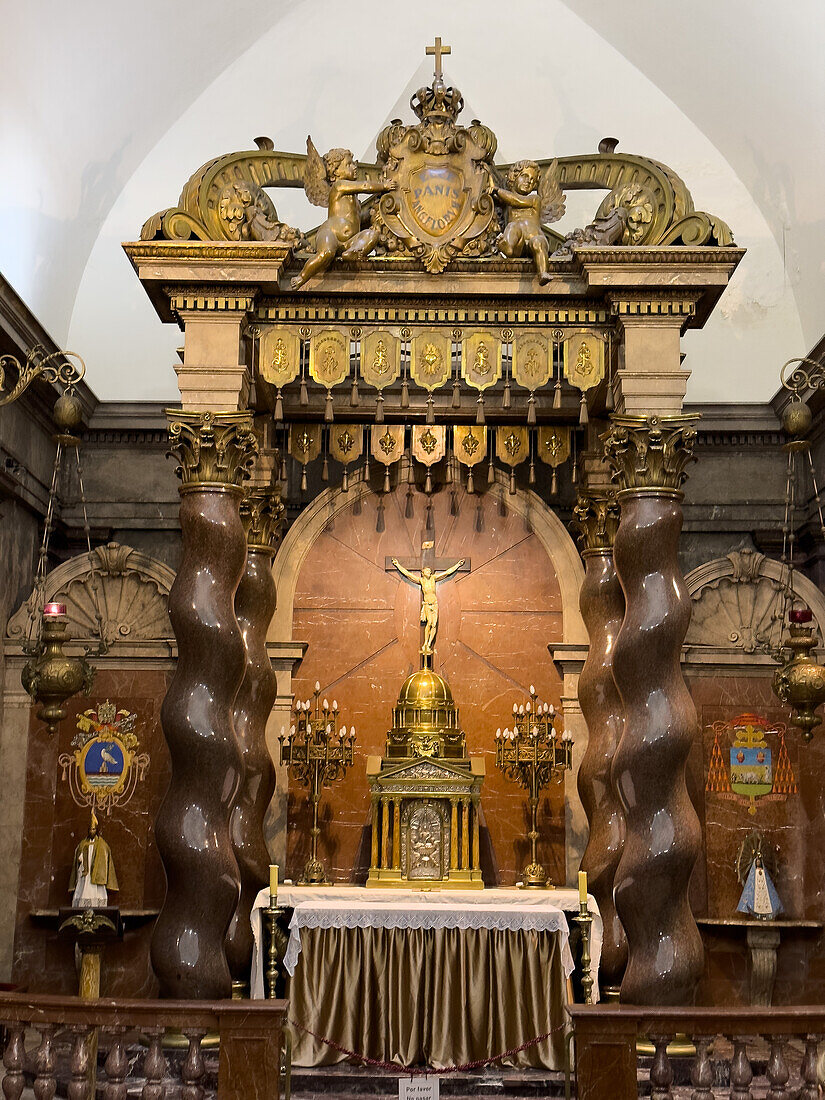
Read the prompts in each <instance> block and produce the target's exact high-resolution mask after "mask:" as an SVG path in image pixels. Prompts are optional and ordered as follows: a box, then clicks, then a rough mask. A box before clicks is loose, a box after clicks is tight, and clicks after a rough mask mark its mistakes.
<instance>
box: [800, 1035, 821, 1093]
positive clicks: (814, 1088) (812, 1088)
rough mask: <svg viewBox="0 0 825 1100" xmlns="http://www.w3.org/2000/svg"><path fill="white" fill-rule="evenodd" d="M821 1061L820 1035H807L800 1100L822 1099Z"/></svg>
mask: <svg viewBox="0 0 825 1100" xmlns="http://www.w3.org/2000/svg"><path fill="white" fill-rule="evenodd" d="M818 1061H819V1036H818V1035H806V1036H805V1057H804V1058H803V1059H802V1068H801V1072H802V1081H803V1085H802V1090H801V1092H800V1093H799V1100H820V1098H821V1096H822V1090H821V1089H820V1087H819V1078H818V1075H817V1062H818Z"/></svg>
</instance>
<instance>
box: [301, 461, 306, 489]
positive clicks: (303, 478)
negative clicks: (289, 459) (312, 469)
mask: <svg viewBox="0 0 825 1100" xmlns="http://www.w3.org/2000/svg"><path fill="white" fill-rule="evenodd" d="M306 491H307V468H306V466H302V467H301V492H302V493H305V492H306Z"/></svg>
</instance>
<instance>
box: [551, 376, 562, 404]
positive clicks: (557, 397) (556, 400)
mask: <svg viewBox="0 0 825 1100" xmlns="http://www.w3.org/2000/svg"><path fill="white" fill-rule="evenodd" d="M553 408H554V409H560V408H561V381H560V380H559V381H558V382H556V385H555V387H554V389H553Z"/></svg>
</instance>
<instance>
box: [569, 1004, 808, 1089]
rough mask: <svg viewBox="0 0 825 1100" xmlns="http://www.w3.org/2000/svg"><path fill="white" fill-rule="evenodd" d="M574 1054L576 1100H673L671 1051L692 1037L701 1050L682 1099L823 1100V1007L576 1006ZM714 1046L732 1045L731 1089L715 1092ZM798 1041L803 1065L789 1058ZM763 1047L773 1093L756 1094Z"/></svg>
mask: <svg viewBox="0 0 825 1100" xmlns="http://www.w3.org/2000/svg"><path fill="white" fill-rule="evenodd" d="M569 1012H570V1015H571V1017H572V1018H573V1028H574V1032H575V1049H576V1058H575V1065H576V1085H577V1097H578V1100H635V1098H636V1097H637V1096H640V1095H650V1096H651V1097H652V1098H653V1100H671V1098H672V1097H673V1096H674V1091H673V1080H674V1072H673V1064H672V1060H671V1056H670V1054H669V1053H668V1045H669V1044H670V1043H671V1042H672V1041H673V1039H674V1038H675V1037H676V1036H677V1035H679V1036H683V1037H684V1036H687V1037H688V1038H689V1039H690V1040H691V1041H692V1043H693V1044H694V1046H695V1050H696V1052H695V1054H694V1055H692V1064H691V1068H690V1085H689V1086H688V1087H687V1089H686V1090H683V1091H682V1092H681V1093H680V1095H684V1096H690V1098H691V1100H714V1098H718V1097H720V1096H723V1095H724V1096H726V1097H730V1100H754V1098H755V1097H756V1096H760V1097H761V1096H765V1095H767V1097H768V1098H769V1100H819V1098H820V1097H821V1096H822V1087H821V1085H820V1084H819V1080H818V1076H817V1061H818V1048H819V1043H820V1040H821V1039H822V1038H825V1008H821V1007H819V1006H811V1007H807V1006H806V1007H798V1008H797V1007H795V1006H794V1007H787V1008H785V1007H783V1008H644V1007H636V1006H632V1005H628V1006H624V1005H570V1006H569ZM642 1038H646V1039H649V1041H650V1042H651V1043H652V1044H653V1047H654V1054H653V1057H652V1059H650V1060H649V1061H650V1069H649V1079H650V1080H649V1091H648V1086H647V1084H646V1082H644V1079H643V1077H640V1072H639V1065H638V1057H637V1050H636V1043H637V1040H638V1039H642ZM715 1039H720V1040H721V1041H722V1042H726V1043H728V1044H730V1048H731V1049H730V1052H729V1073H728V1077H729V1083H728V1084H726V1085H725V1086H724V1089H720V1088H719V1087H718V1085H717V1087H716V1088H715V1089H714V1085H716V1080H715V1073H714V1065H713V1062H712V1060H711V1057H710V1054H709V1048H710V1045H711V1043H712V1042H713V1041H714V1040H715ZM792 1040H796V1041H797V1042H796V1043H795V1044H794V1046H795V1047H796V1048H797V1050H798V1052H799V1053H798V1058H797V1061H798V1063H799V1064H798V1066H797V1065H794V1067H793V1076H794V1080H793V1081H792V1080H791V1068H790V1065H789V1058H788V1054H787V1050H788V1046H789V1044H790V1043H791V1041H792ZM758 1043H761V1044H762V1046H763V1048H766V1054H767V1057H766V1065H765V1068H764V1075H765V1077H766V1078H767V1086H768V1087H767V1093H765V1091H764V1088H762V1089H760V1091H759V1092H756V1091H754V1090H753V1089H752V1088H751V1082H752V1081H753V1078H754V1072H753V1067H752V1065H751V1057H750V1056H749V1051H752V1050H753V1049H754V1047H755V1046H756V1045H757V1044H758Z"/></svg>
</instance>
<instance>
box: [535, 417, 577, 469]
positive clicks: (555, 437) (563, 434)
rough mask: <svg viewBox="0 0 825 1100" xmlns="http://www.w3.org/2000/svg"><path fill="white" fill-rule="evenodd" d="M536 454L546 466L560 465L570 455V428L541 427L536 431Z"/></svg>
mask: <svg viewBox="0 0 825 1100" xmlns="http://www.w3.org/2000/svg"><path fill="white" fill-rule="evenodd" d="M537 436H538V447H537V450H538V454H539V458H540V459H541V461H542V462H546V463H547V465H548V466H553V467H556V466H562V465H563V464H564V463H565V462H566V461H567V460H568V458H569V457H570V429H569V428H557V427H555V426H552V427H541V428H539V429H538V431H537Z"/></svg>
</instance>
